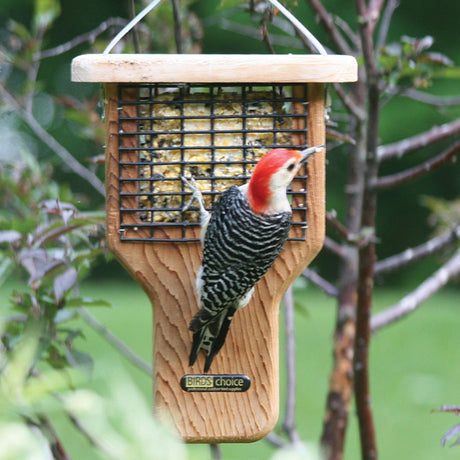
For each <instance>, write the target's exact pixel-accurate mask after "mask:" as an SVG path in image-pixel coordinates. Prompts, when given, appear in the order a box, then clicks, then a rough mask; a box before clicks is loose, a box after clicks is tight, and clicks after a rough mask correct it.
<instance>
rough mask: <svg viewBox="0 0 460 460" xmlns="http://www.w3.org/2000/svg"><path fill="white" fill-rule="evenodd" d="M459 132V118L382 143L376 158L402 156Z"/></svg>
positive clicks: (385, 158) (387, 158)
mask: <svg viewBox="0 0 460 460" xmlns="http://www.w3.org/2000/svg"><path fill="white" fill-rule="evenodd" d="M459 132H460V118H459V119H457V120H454V121H452V122H450V123H445V124H443V125H440V126H434V127H433V128H431V129H429V130H428V131H425V132H423V133H420V134H417V135H415V136H412V137H407V138H406V139H403V140H401V141H398V142H393V143H391V144H387V145H382V146H380V147H379V148H378V150H377V155H378V160H379V161H384V160H389V159H391V158H394V157H398V158H399V157H402V156H403V155H405V154H407V153H409V152H413V151H414V150H417V149H420V148H422V147H426V146H427V145H430V144H432V143H434V142H437V141H439V140H442V139H445V138H447V137H450V136H452V135H453V134H457V133H459Z"/></svg>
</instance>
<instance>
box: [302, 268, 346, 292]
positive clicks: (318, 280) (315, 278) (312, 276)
mask: <svg viewBox="0 0 460 460" xmlns="http://www.w3.org/2000/svg"><path fill="white" fill-rule="evenodd" d="M302 275H303V276H305V278H307V279H309V280H310V281H311V282H312V283H313V284H316V286H318V287H319V288H321V289H322V290H323V292H324V293H325V294H326V295H328V296H330V297H337V296H338V295H339V290H338V289H337V288H336V287H335V286H334V285H333V284H332V283H330V282H329V281H327V280H326V279H324V278H323V277H322V276H320V275H318V273H316V272H315V271H313V270H311V269H310V268H306V269H305V270H304V271H303V272H302Z"/></svg>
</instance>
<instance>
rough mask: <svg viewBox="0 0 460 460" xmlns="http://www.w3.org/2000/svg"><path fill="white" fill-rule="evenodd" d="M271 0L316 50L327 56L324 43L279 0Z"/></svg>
mask: <svg viewBox="0 0 460 460" xmlns="http://www.w3.org/2000/svg"><path fill="white" fill-rule="evenodd" d="M269 2H270V3H271V4H272V5H273V6H274V7H275V8H277V9H278V10H280V11H281V13H283V14H284V16H286V18H287V19H288V20H289V21H290V22H291V23H292V24H293V25H294V26H295V27H296V28H297V29H298V31H299V32H300V33H301V34H302V35H303V36H304V37H305V38H306V39H307V40H308V41H309V42H310V43H311V44H312V46H313V48H315V50H316V51H317V52H318V53H319V54H321V55H323V56H327V52H326V50H325V49H324V47H323V45H321V43H320V42H319V40H317V38H316V37H315V36H314V35H313V34H312V33H311V32H310V31H309V30H308V29H307V28H306V27H305V26H304V25H303V24H302V23H301V22H300V21H299V20H298V19H297V18H296V17H295V16H294V15H293V14H292V13H291V12H290V11H289V10H288V9H287V8H285V7H284V6H283V5H282V4H281V3H280V2H279V1H278V0H269Z"/></svg>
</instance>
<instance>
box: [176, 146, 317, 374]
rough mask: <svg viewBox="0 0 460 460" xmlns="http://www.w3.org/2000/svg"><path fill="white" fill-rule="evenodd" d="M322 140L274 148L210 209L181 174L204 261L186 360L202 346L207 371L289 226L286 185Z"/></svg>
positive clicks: (278, 248)
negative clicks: (194, 209) (196, 211)
mask: <svg viewBox="0 0 460 460" xmlns="http://www.w3.org/2000/svg"><path fill="white" fill-rule="evenodd" d="M323 147H324V146H319V147H312V148H308V149H306V150H303V151H297V150H288V149H282V148H278V149H273V150H271V151H270V152H268V153H267V154H266V155H264V156H263V157H262V158H261V159H260V161H259V162H258V163H257V165H256V167H255V169H254V172H253V174H252V177H251V179H250V181H249V183H248V184H245V185H241V186H239V187H237V186H233V187H231V188H229V189H228V190H226V191H225V192H224V193H222V195H221V196H220V198H219V199H218V200H217V202H216V203H215V205H214V207H213V212H212V214H210V213H209V212H208V211H207V210H206V209H205V207H204V202H203V197H202V195H201V191H200V189H199V188H198V186H197V184H196V182H195V181H194V180H193V179H191V180H187V179H186V178H184V177H183V178H182V179H183V181H184V182H185V183H186V184H187V185H188V186H189V187H190V189H191V190H192V191H193V197H192V199H191V200H190V202H189V203H188V204H187V205H186V207H185V208H184V210H185V209H187V208H188V207H189V206H190V204H191V202H192V201H193V199H197V200H198V203H199V206H200V214H201V242H202V245H203V261H202V265H201V267H200V269H199V271H198V276H197V280H196V289H197V293H198V301H199V306H200V307H201V309H200V310H199V311H198V313H197V314H196V315H195V316H194V317H193V319H192V321H191V323H190V330H191V331H192V332H193V333H194V334H193V345H192V351H191V354H190V365H193V364H194V363H195V361H196V358H197V356H198V353H199V351H200V350H204V351H205V352H206V362H205V368H204V371H205V372H208V370H209V367H210V365H211V362H212V360H213V358H214V356H215V355H216V353H217V352H218V351H219V350H220V349H221V348H222V345H223V344H224V341H225V338H226V336H227V332H228V328H229V326H230V322H231V320H232V317H233V315H234V314H235V312H236V311H237V310H238V309H239V308H241V307H244V306H245V305H246V304H247V303H248V302H249V301H250V299H251V297H252V294H253V293H254V286H255V284H256V283H257V281H259V280H260V278H262V277H263V276H264V274H265V273H266V272H267V271H268V269H269V268H270V267H271V266H272V265H273V263H274V261H275V259H276V258H277V257H278V255H279V253H280V251H281V248H282V247H283V245H284V243H285V241H286V239H287V236H288V233H289V230H290V227H291V216H292V210H291V206H290V204H289V201H288V198H287V195H286V188H287V186H288V185H289V184H290V182H291V181H292V179H293V178H294V176H295V175H296V173H297V171H298V170H299V168H300V166H301V165H302V164H303V163H305V161H306V160H307V158H308V157H309V156H310V155H312V154H313V153H315V152H317V151H318V150H321V149H322V148H323Z"/></svg>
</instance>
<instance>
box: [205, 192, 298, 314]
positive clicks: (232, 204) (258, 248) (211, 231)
mask: <svg viewBox="0 0 460 460" xmlns="http://www.w3.org/2000/svg"><path fill="white" fill-rule="evenodd" d="M290 226H291V213H280V214H277V215H273V216H259V215H257V214H254V212H253V211H252V210H251V209H250V208H249V206H248V203H247V199H246V197H245V196H244V195H243V194H242V193H241V191H240V189H239V188H238V187H232V188H230V189H229V190H227V191H226V192H225V193H223V194H222V196H221V198H220V200H219V201H218V202H217V203H216V206H215V207H214V210H213V213H212V215H211V220H210V222H209V225H208V229H207V232H206V235H205V241H204V252H203V264H202V265H203V272H202V283H203V287H202V292H201V301H202V303H203V306H205V307H207V308H208V309H210V310H215V311H217V310H220V309H221V308H226V307H229V306H233V307H235V308H238V306H239V303H240V301H241V300H242V299H244V297H245V296H246V295H247V294H248V292H249V291H251V289H252V288H253V287H254V285H255V284H256V283H257V281H259V279H260V278H262V276H264V274H265V273H266V272H267V270H268V269H269V268H270V267H271V266H272V265H273V263H274V261H275V259H276V258H277V257H278V255H279V253H280V251H281V248H282V247H283V245H284V243H285V241H286V238H287V235H288V233H289V229H290ZM248 300H249V299H248ZM246 303H247V301H246Z"/></svg>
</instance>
